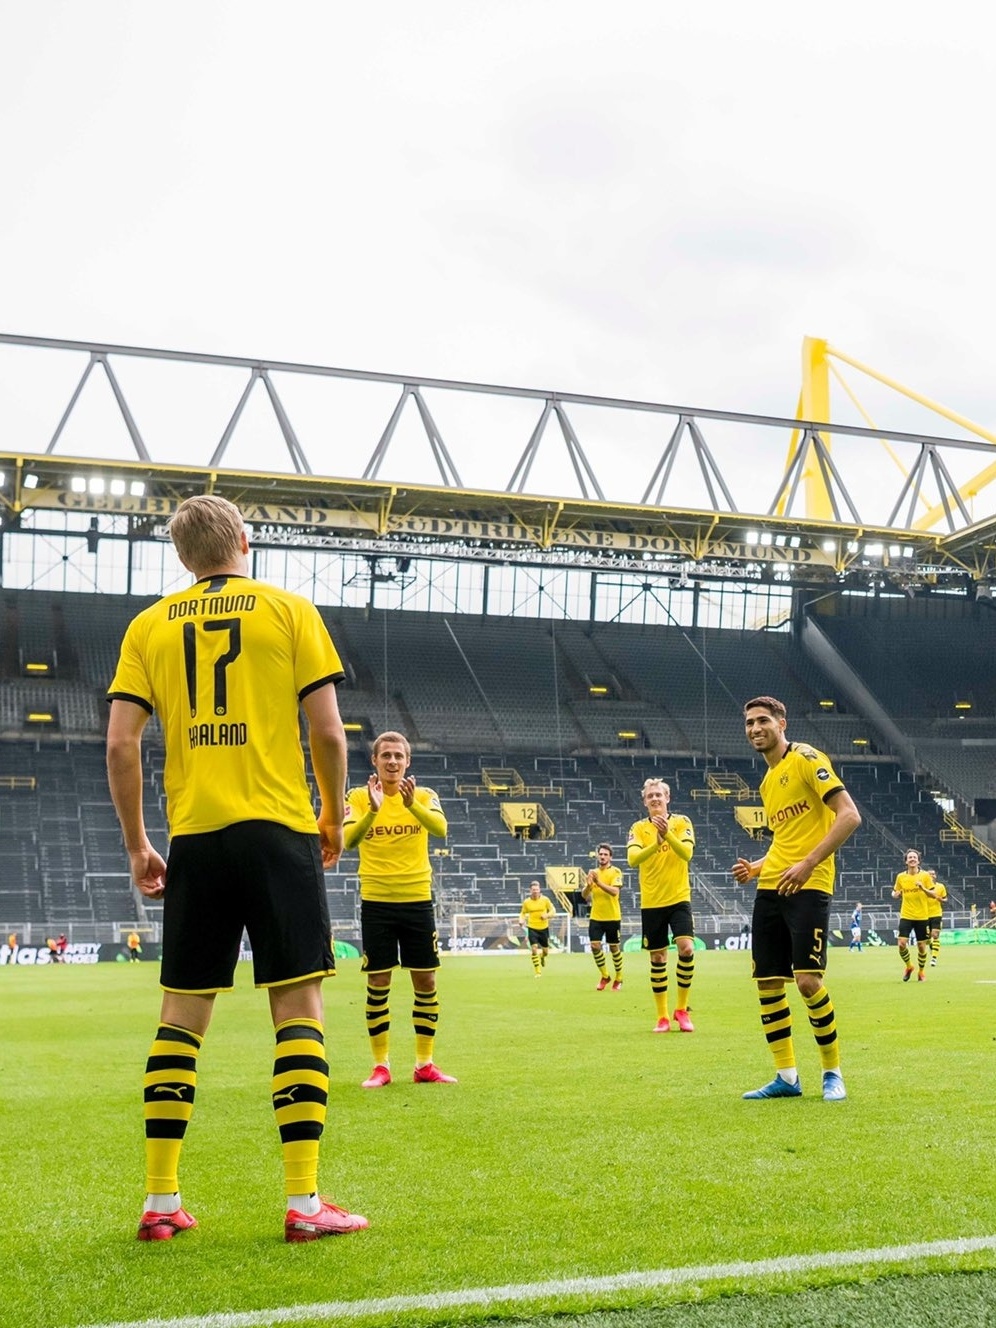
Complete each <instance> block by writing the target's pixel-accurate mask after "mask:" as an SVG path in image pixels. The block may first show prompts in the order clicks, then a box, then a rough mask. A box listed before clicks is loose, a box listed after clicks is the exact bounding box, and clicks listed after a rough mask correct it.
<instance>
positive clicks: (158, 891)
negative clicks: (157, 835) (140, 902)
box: [128, 844, 166, 899]
mask: <svg viewBox="0 0 996 1328" xmlns="http://www.w3.org/2000/svg"><path fill="white" fill-rule="evenodd" d="M128 858H129V860H130V862H131V879H132V880H133V881H134V882H135V885H136V886H137V887H138V889H139V891H140V892H141V893H142V894H143V895H145V897H146V899H161V898H162V896H163V891H164V890H165V889H166V863H165V862H164V860H163V859H162V858H161V857H160V856H159V854H158V853H157V852H156V850H155V849H154V848H153V847H152V845H151V844H148V845H146V847H145V848H140V849H136V850H135V851H134V852H133V853H129V854H128Z"/></svg>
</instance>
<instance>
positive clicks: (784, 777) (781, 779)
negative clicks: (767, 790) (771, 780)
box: [778, 775, 789, 788]
mask: <svg viewBox="0 0 996 1328" xmlns="http://www.w3.org/2000/svg"><path fill="white" fill-rule="evenodd" d="M778 782H779V784H780V785H781V786H782V788H784V787H785V785H786V784H787V783H788V782H789V777H788V775H781V776H780V777H779V780H778Z"/></svg>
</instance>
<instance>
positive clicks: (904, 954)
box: [899, 941, 913, 968]
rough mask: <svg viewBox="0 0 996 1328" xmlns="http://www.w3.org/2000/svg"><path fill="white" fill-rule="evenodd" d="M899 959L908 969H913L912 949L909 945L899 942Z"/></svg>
mask: <svg viewBox="0 0 996 1328" xmlns="http://www.w3.org/2000/svg"><path fill="white" fill-rule="evenodd" d="M899 958H900V959H901V960H902V961H903V963H904V964H905V965H906V967H907V968H912V967H913V965H912V964H911V963H910V947H909V946H908V945H905V944H904V943H903V942H902V941H900V942H899Z"/></svg>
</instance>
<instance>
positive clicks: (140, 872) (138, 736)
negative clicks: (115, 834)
mask: <svg viewBox="0 0 996 1328" xmlns="http://www.w3.org/2000/svg"><path fill="white" fill-rule="evenodd" d="M148 719H149V713H148V711H147V710H145V709H144V708H143V707H142V706H140V705H136V704H135V702H134V701H123V700H120V699H115V700H114V701H112V702H111V713H110V718H109V720H108V725H107V781H108V784H109V786H110V790H111V800H112V802H113V803H114V809H115V811H116V812H117V814H118V820H119V821H120V823H121V834H122V836H123V838H124V844H125V850H126V852H127V854H128V862H129V865H130V867H131V878H132V880H133V881H134V882H135V885H136V886H137V887H138V889H139V890H140V891H141V893H142V894H143V895H145V896H146V897H147V898H149V899H158V898H160V896H161V895H162V893H163V891H164V890H165V888H166V863H165V860H164V859H163V858H162V857H161V856H160V854H159V853H157V852H156V850H155V849H154V848H153V847H152V844H151V843H150V841H149V837H148V835H147V834H146V830H145V815H144V811H143V807H142V732H143V730H144V728H145V725H146V724H147V723H148Z"/></svg>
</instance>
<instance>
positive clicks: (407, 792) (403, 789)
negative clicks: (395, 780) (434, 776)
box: [398, 775, 415, 807]
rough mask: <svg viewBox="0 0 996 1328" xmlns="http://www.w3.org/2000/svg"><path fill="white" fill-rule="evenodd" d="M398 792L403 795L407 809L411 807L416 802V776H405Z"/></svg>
mask: <svg viewBox="0 0 996 1328" xmlns="http://www.w3.org/2000/svg"><path fill="white" fill-rule="evenodd" d="M398 792H399V793H400V794H401V801H402V802H403V803H404V804H405V806H406V807H410V806H411V805H412V803H413V802H414V801H415V776H414V775H405V777H404V779H403V780H402V781H401V783H400V784H399V785H398Z"/></svg>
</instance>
